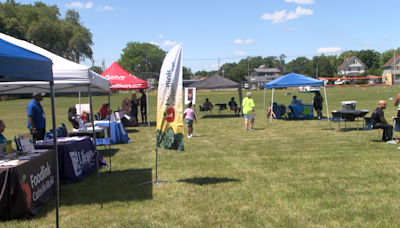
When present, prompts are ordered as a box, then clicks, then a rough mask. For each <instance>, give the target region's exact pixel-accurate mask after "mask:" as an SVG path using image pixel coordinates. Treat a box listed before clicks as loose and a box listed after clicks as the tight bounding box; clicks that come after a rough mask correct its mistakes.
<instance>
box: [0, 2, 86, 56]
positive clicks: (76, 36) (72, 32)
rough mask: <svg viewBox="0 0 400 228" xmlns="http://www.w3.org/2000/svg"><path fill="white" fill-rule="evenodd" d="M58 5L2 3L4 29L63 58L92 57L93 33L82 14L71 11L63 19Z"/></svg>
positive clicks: (0, 28) (0, 20) (0, 29)
mask: <svg viewBox="0 0 400 228" xmlns="http://www.w3.org/2000/svg"><path fill="white" fill-rule="evenodd" d="M60 16H61V14H60V10H59V8H58V7H57V6H56V5H46V4H45V3H42V2H35V3H34V4H33V5H31V4H29V5H23V4H20V3H16V2H15V1H14V0H7V1H6V2H5V3H1V2H0V32H2V33H4V34H7V35H10V36H12V37H16V38H19V39H22V40H26V41H28V42H32V43H34V44H35V45H37V46H40V47H42V48H44V49H46V50H48V51H50V52H52V53H55V54H57V55H59V56H62V57H69V56H71V55H73V54H74V55H75V58H76V60H78V62H79V61H84V60H85V59H86V58H88V59H91V58H92V55H93V52H92V49H91V46H92V45H93V41H92V33H91V32H90V31H89V29H87V28H85V27H84V26H83V23H82V22H81V21H80V16H79V13H78V12H76V11H75V10H68V11H67V12H66V14H65V18H60Z"/></svg>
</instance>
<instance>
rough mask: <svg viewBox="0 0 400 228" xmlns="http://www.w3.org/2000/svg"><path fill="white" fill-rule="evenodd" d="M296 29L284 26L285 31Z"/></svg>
mask: <svg viewBox="0 0 400 228" xmlns="http://www.w3.org/2000/svg"><path fill="white" fill-rule="evenodd" d="M294 30H296V29H295V28H291V27H285V31H294Z"/></svg>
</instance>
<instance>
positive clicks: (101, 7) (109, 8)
mask: <svg viewBox="0 0 400 228" xmlns="http://www.w3.org/2000/svg"><path fill="white" fill-rule="evenodd" d="M113 9H114V8H112V7H111V6H107V5H105V6H99V7H98V8H97V9H96V10H97V11H102V10H113Z"/></svg>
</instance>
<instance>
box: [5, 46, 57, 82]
mask: <svg viewBox="0 0 400 228" xmlns="http://www.w3.org/2000/svg"><path fill="white" fill-rule="evenodd" d="M52 65H53V63H52V61H51V60H50V59H48V58H46V57H44V56H42V55H39V54H37V53H34V52H31V51H29V50H26V49H24V48H21V47H19V46H16V45H14V44H12V43H9V42H7V41H5V40H3V39H0V69H1V72H0V76H4V78H2V79H0V81H1V82H4V81H23V80H30V81H32V80H33V81H47V82H52V81H53V70H52ZM46 85H47V87H48V83H46Z"/></svg>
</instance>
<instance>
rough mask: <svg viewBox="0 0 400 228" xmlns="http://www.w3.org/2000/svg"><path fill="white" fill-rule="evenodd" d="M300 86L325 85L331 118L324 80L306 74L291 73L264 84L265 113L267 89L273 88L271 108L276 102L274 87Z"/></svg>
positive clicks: (326, 101) (327, 113) (326, 102)
mask: <svg viewBox="0 0 400 228" xmlns="http://www.w3.org/2000/svg"><path fill="white" fill-rule="evenodd" d="M298 86H323V87H324V94H325V104H326V115H327V117H328V118H329V112H328V99H327V97H326V89H325V84H324V82H323V81H321V80H318V79H315V78H311V77H308V76H305V75H301V74H296V73H290V74H287V75H285V76H282V77H279V78H277V79H275V80H272V81H270V82H268V83H265V85H264V113H265V89H272V98H271V110H272V105H273V103H274V89H276V88H277V89H279V88H287V87H298ZM270 122H272V115H271V116H270Z"/></svg>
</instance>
